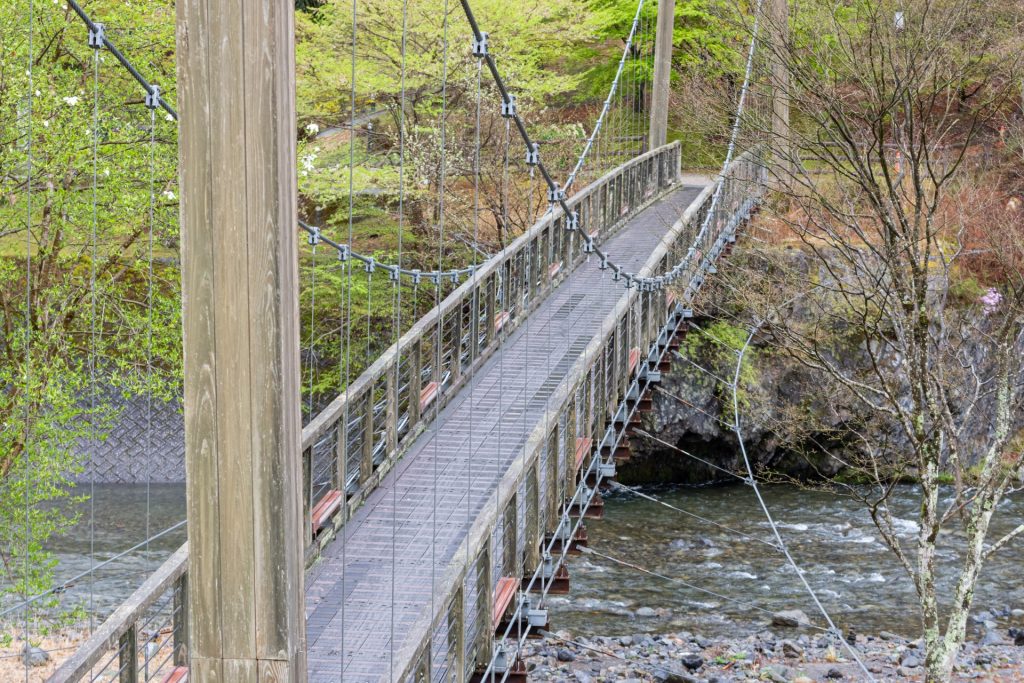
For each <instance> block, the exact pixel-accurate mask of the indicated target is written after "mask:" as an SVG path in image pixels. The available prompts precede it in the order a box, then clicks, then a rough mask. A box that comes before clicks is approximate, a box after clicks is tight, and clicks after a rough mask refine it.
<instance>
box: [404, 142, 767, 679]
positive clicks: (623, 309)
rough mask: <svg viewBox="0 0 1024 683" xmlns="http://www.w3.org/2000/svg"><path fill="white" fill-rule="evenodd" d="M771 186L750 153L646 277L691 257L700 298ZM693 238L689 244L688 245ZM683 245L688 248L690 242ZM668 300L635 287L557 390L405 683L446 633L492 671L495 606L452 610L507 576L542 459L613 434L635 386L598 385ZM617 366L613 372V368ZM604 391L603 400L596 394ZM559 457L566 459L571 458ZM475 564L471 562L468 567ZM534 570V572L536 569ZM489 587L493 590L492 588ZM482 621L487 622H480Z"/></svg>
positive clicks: (560, 476) (442, 589)
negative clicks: (506, 535)
mask: <svg viewBox="0 0 1024 683" xmlns="http://www.w3.org/2000/svg"><path fill="white" fill-rule="evenodd" d="M722 182H725V183H726V184H727V187H726V188H725V192H723V196H722V197H721V198H720V203H719V209H718V210H716V216H715V217H714V220H713V222H712V226H713V228H714V229H712V230H707V231H705V232H704V233H700V232H699V228H700V224H701V222H702V218H703V215H704V214H705V213H706V211H707V210H708V208H709V204H710V203H711V197H712V194H713V192H714V190H715V188H716V186H717V185H718V184H719V183H722ZM763 183H764V176H763V166H762V165H761V163H760V158H759V150H752V151H749V152H747V153H746V154H744V155H742V156H740V157H739V158H737V159H736V160H734V161H733V162H732V163H731V164H730V165H729V167H728V168H727V169H726V170H725V171H724V172H723V173H722V174H721V175H720V176H719V177H718V179H717V180H716V181H715V182H714V183H712V184H711V185H709V186H708V187H707V188H705V189H704V191H703V192H702V193H701V194H700V195H699V196H698V197H697V199H695V200H694V201H693V202H692V203H691V205H690V206H689V207H688V208H687V210H686V211H685V212H684V213H683V215H682V216H681V217H680V218H679V220H677V221H676V222H675V223H674V224H673V225H672V227H671V228H670V229H669V231H668V233H666V235H665V236H664V237H663V238H662V240H661V241H660V242H659V244H658V246H657V247H656V249H655V250H654V251H653V252H652V253H651V256H650V257H649V258H648V260H647V261H646V262H645V264H644V266H643V268H642V269H641V271H640V274H641V275H652V274H655V273H657V272H659V271H665V270H667V269H669V268H671V267H672V266H673V265H675V263H678V262H680V260H681V259H684V258H686V259H688V263H687V269H686V272H687V274H688V276H689V280H690V282H689V284H688V285H687V292H688V294H689V295H692V293H693V292H692V291H690V285H692V284H694V283H697V284H698V286H699V281H700V280H701V279H702V278H703V276H704V271H705V270H706V269H707V267H708V265H710V264H711V263H712V262H713V258H714V256H717V254H715V253H713V251H714V250H716V249H718V250H720V249H721V248H722V242H723V239H724V236H725V235H727V233H728V232H729V231H730V230H734V229H735V226H736V225H737V223H738V222H739V220H741V219H742V218H744V217H746V216H747V215H749V209H750V208H751V207H752V205H753V202H754V201H756V199H757V198H758V196H759V195H760V194H761V192H762V191H763ZM743 190H745V191H743ZM719 211H720V213H719ZM688 229H689V230H690V234H689V235H687V234H686V231H687V230H688ZM687 237H689V240H687V239H686V238H687ZM683 240H686V242H685V243H684V244H680V242H681V241H683ZM709 259H711V260H709ZM684 282H685V281H684ZM667 294H668V291H667V290H659V291H655V292H641V291H638V290H636V289H631V290H626V291H625V292H624V293H623V295H622V297H621V299H620V300H619V302H618V303H617V304H616V306H615V308H614V309H613V310H612V312H610V313H609V314H608V316H607V317H606V318H605V320H604V322H603V323H602V326H601V329H600V331H599V332H597V333H596V334H595V335H594V337H593V339H592V340H591V342H590V343H589V344H588V345H587V348H586V349H585V350H584V351H583V353H582V354H581V355H580V356H579V358H578V359H577V360H576V362H575V363H574V364H573V366H572V367H571V369H570V371H569V373H568V374H567V375H566V377H565V378H564V379H563V380H562V382H561V383H560V384H559V386H558V388H556V389H555V391H554V392H553V394H552V395H551V397H550V399H549V401H548V405H549V406H552V407H551V408H549V409H548V410H547V412H546V413H545V415H544V417H543V418H542V419H541V420H540V421H539V422H538V424H537V426H536V428H535V429H534V430H533V431H532V432H531V433H530V435H529V437H528V438H527V439H526V441H525V443H524V444H523V446H522V450H521V451H520V455H519V456H517V458H516V459H515V460H514V461H513V463H512V465H511V466H510V467H509V469H508V470H507V471H506V472H505V474H504V475H503V477H502V479H501V480H500V482H499V484H498V486H497V488H496V489H495V491H494V492H493V493H492V495H491V497H490V498H489V499H488V501H487V503H486V504H484V505H483V507H482V508H481V511H480V513H479V514H478V515H477V517H476V519H475V520H474V522H473V525H472V527H471V528H470V532H469V533H468V534H467V536H466V538H465V539H464V540H463V542H462V544H461V545H460V546H459V548H458V550H457V551H456V552H455V554H454V557H453V559H452V561H451V563H450V564H449V566H448V567H447V568H446V570H445V571H444V574H443V575H442V576H441V577H440V579H439V581H438V586H439V590H437V591H436V592H433V593H432V595H433V598H434V604H433V605H432V606H431V610H430V611H429V612H427V611H426V610H424V614H423V616H421V618H420V619H419V620H418V621H417V622H416V624H415V625H414V626H413V627H412V632H411V634H410V636H409V637H408V638H407V639H406V641H405V646H404V647H403V649H402V650H400V651H399V652H397V653H396V654H395V662H396V666H397V667H399V668H398V670H400V671H402V673H401V675H400V676H399V677H398V679H397V680H399V681H403V682H405V681H413V680H419V678H417V673H418V672H419V673H422V672H423V671H426V670H428V669H430V668H432V667H433V666H434V665H435V663H431V662H430V652H429V651H428V650H425V649H424V643H430V642H431V641H432V634H433V635H434V636H436V632H437V631H438V630H442V629H448V630H449V631H450V630H451V629H452V628H455V629H457V630H461V633H462V634H463V637H465V635H464V634H469V633H482V634H483V635H482V636H479V637H480V643H479V645H478V646H476V649H474V650H473V651H474V652H475V654H476V662H473V661H471V658H470V656H469V653H468V651H467V652H465V653H463V657H464V658H465V659H464V661H463V665H464V666H466V667H467V669H466V671H465V673H466V675H467V680H468V674H469V673H470V672H471V671H472V669H473V668H474V667H475V666H476V664H480V665H485V664H486V663H487V661H488V660H489V658H490V651H489V649H490V647H492V643H491V638H492V636H493V633H492V632H490V631H489V630H488V628H487V624H488V623H490V621H489V620H490V617H491V616H492V615H490V614H489V613H488V609H489V606H488V605H486V604H485V605H483V606H482V609H479V610H478V611H470V612H468V613H465V612H464V611H459V612H458V613H457V614H458V617H457V618H458V620H459V621H460V622H461V623H458V624H452V623H450V620H451V614H452V609H451V607H450V606H451V605H453V604H455V603H457V602H458V601H460V600H470V599H472V598H470V597H467V596H466V593H467V591H468V590H469V586H470V584H471V581H475V579H472V578H471V574H474V573H475V572H474V571H470V570H471V569H472V568H476V567H478V565H479V566H483V567H485V568H486V570H487V574H486V575H487V576H493V575H494V574H503V573H504V571H502V572H497V571H495V570H494V568H493V567H492V566H491V565H492V564H493V563H494V561H495V559H496V558H495V555H496V553H495V548H496V547H497V545H498V544H497V543H496V542H495V536H497V535H498V534H499V531H496V530H498V529H500V528H501V527H502V526H503V525H502V524H499V523H498V521H499V520H502V519H505V518H506V515H508V514H512V515H516V514H518V509H519V507H518V501H517V496H520V495H523V493H524V492H526V494H527V496H529V490H530V482H531V481H533V482H540V481H542V480H543V479H542V478H543V473H542V472H541V470H542V469H544V468H543V467H542V466H541V460H542V458H544V457H547V458H551V457H554V458H555V460H556V462H558V461H559V460H560V459H562V458H564V457H565V451H566V450H567V449H568V448H569V447H570V445H569V444H571V443H575V439H576V438H579V437H580V433H581V432H582V433H583V437H584V438H586V437H588V436H589V437H590V438H592V439H593V443H597V442H598V441H599V440H600V436H601V434H602V433H603V431H604V423H605V421H606V420H608V419H610V417H611V416H610V415H608V414H606V411H607V408H608V406H609V405H611V406H614V405H615V404H616V403H617V400H616V397H617V395H621V394H622V392H623V391H624V389H625V386H626V385H625V383H623V382H621V381H620V379H628V377H623V378H620V377H616V382H615V387H614V389H613V390H612V391H611V395H610V396H608V395H605V396H603V397H601V396H599V394H607V391H606V389H607V385H605V386H603V387H601V386H598V382H597V380H596V379H595V378H596V377H597V376H598V375H599V374H603V375H605V376H607V373H608V372H612V371H615V372H618V373H620V374H621V373H625V375H627V376H628V374H629V371H628V370H626V368H628V361H626V360H625V357H624V355H623V353H622V350H623V349H625V350H627V354H626V356H628V349H630V348H632V345H633V344H634V343H635V344H636V345H637V346H641V347H643V346H644V345H650V344H651V343H653V341H654V335H655V334H656V330H657V329H658V328H660V325H661V323H662V322H663V320H664V319H665V318H666V317H667V315H668V311H669V308H670V304H669V301H668V300H667V298H666V297H667ZM644 357H646V356H644ZM609 359H611V360H609ZM609 363H610V365H611V367H609ZM599 366H600V368H602V369H603V370H602V373H598V369H599ZM595 392H597V393H596V394H595ZM581 396H583V397H587V396H589V397H590V399H589V400H590V401H593V405H592V414H591V422H590V423H589V424H588V425H586V426H584V427H581V426H580V425H578V424H576V419H577V417H578V414H577V413H576V412H575V411H576V410H577V407H576V402H577V401H579V400H580V397H581ZM602 409H603V410H604V411H605V412H604V413H602ZM570 414H571V415H572V417H570ZM570 425H571V427H570ZM568 432H572V433H568ZM588 432H589V433H588ZM552 443H554V444H557V446H556V452H555V453H554V454H553V455H552V454H549V453H548V452H547V449H549V447H550V445H551V444H552ZM559 452H561V456H560V455H559ZM595 457H597V456H595ZM546 466H547V465H545V466H544V467H546ZM566 482H567V479H566V473H565V471H561V470H560V471H558V472H557V475H556V476H555V483H554V484H553V486H554V487H555V488H554V489H553V492H552V494H549V495H553V494H554V493H555V492H558V491H561V493H562V495H561V499H562V500H563V501H565V500H569V499H571V498H572V497H573V495H572V494H573V491H571V490H567V489H568V485H567V483H566ZM548 483H550V482H548ZM534 486H540V484H539V483H535V484H534ZM557 497H558V496H556V498H557ZM538 508H539V510H538V512H537V514H536V516H535V517H534V518H533V521H532V522H530V523H525V524H524V525H523V528H521V529H517V533H523V534H525V535H526V539H524V542H523V547H524V548H526V549H527V551H526V552H527V553H528V554H530V555H531V556H532V557H531V558H530V560H527V561H525V562H524V564H525V565H527V566H525V567H523V568H522V569H523V571H522V573H523V574H524V575H525V576H526V577H529V576H530V575H531V574H532V573H533V571H534V570H535V569H536V568H537V567H538V566H539V563H540V561H541V560H540V553H539V549H538V548H537V547H536V546H537V541H539V540H540V538H542V537H543V534H544V533H545V530H546V531H547V532H548V533H550V532H552V531H553V528H554V524H555V523H557V521H558V520H557V519H554V520H553V519H552V518H551V515H550V513H551V511H552V510H555V509H557V505H556V506H555V507H552V506H551V504H550V500H549V503H548V505H546V506H544V505H539V504H538ZM513 528H516V527H515V526H514V527H513ZM499 538H500V537H499ZM517 540H518V539H517ZM467 558H469V559H468V561H467ZM501 561H502V562H505V563H506V564H507V560H505V559H504V558H502V560H501ZM481 563H482V564H481ZM531 564H532V566H530V565H531ZM507 569H508V567H505V570H507ZM513 573H516V572H513ZM489 588H490V587H489V586H488V590H489ZM446 620H447V621H446ZM475 622H480V624H477V623H475ZM481 624H482V625H481ZM509 656H510V657H512V658H514V653H510V654H509ZM502 679H503V676H502V675H500V674H499V675H497V676H496V677H495V680H502Z"/></svg>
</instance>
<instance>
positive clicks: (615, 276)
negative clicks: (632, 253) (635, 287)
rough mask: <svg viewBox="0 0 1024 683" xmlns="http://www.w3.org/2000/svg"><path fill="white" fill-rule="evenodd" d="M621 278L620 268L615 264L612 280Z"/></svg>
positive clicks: (615, 280)
mask: <svg viewBox="0 0 1024 683" xmlns="http://www.w3.org/2000/svg"><path fill="white" fill-rule="evenodd" d="M621 279H622V268H620V267H619V266H615V272H614V273H613V274H612V282H618V281H619V280H621Z"/></svg>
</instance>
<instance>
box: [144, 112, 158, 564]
mask: <svg viewBox="0 0 1024 683" xmlns="http://www.w3.org/2000/svg"><path fill="white" fill-rule="evenodd" d="M155 225H156V107H155V106H152V107H150V108H149V230H148V235H147V240H146V318H147V319H146V383H145V387H146V556H147V559H148V557H149V536H150V523H151V521H152V509H151V503H152V501H151V498H150V493H151V492H150V483H151V480H152V478H153V285H154V283H153V276H154V272H153V233H154V230H155Z"/></svg>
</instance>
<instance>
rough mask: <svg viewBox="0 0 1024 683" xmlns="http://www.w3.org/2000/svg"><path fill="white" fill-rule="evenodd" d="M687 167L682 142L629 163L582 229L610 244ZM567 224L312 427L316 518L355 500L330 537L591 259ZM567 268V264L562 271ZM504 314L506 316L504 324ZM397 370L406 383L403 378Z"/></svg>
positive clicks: (452, 306)
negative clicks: (331, 497) (335, 497)
mask: <svg viewBox="0 0 1024 683" xmlns="http://www.w3.org/2000/svg"><path fill="white" fill-rule="evenodd" d="M679 164H680V145H679V143H678V142H673V143H671V144H668V145H665V146H663V147H661V148H658V149H655V150H651V151H649V152H646V153H644V154H642V155H639V156H637V157H635V158H633V159H630V160H629V161H627V162H625V163H623V164H621V165H620V166H618V167H616V168H615V169H614V170H612V171H611V172H609V173H607V174H605V175H604V176H602V177H601V178H599V179H597V180H595V181H593V182H591V183H590V184H589V185H587V186H586V187H584V188H583V189H581V190H580V191H579V192H578V193H576V194H575V195H573V196H572V197H571V198H570V199H569V200H568V201H567V203H568V205H569V206H570V207H571V208H572V209H573V210H574V211H576V212H578V213H579V224H580V226H582V227H581V229H582V230H588V231H593V230H595V229H596V231H597V233H598V234H597V239H598V240H602V239H605V238H607V237H608V236H609V235H610V234H611V233H612V232H614V231H615V230H616V229H617V228H618V227H620V226H621V225H622V224H624V223H625V222H626V220H628V219H629V218H630V217H631V216H632V215H635V214H636V213H637V212H638V211H639V210H641V209H642V208H643V207H644V206H646V205H647V204H649V203H650V201H653V200H654V199H656V198H657V196H659V195H660V193H661V192H662V191H664V190H665V189H667V188H668V187H669V186H671V185H672V184H674V183H675V182H676V180H677V178H678V176H679ZM638 187H639V188H641V189H639V190H638V189H637V188H638ZM564 222H565V216H564V214H563V211H562V209H561V208H558V207H556V208H555V210H554V211H549V212H547V213H546V214H545V215H544V216H543V217H542V218H541V219H540V220H538V221H537V223H535V224H534V225H533V226H532V227H531V228H530V229H529V230H527V231H526V232H525V233H523V234H522V235H520V236H519V237H518V238H516V239H515V240H514V241H512V242H511V243H510V244H509V245H507V246H506V247H505V248H504V249H502V251H501V252H499V253H498V254H495V255H494V256H493V257H492V258H490V259H488V260H487V261H486V262H484V263H482V264H481V265H480V267H479V268H478V269H477V271H476V273H475V275H473V276H472V277H470V278H469V279H468V280H467V281H466V282H464V283H462V284H461V285H460V286H459V287H458V288H457V289H455V290H454V291H453V292H451V293H450V294H449V295H448V296H447V297H445V298H444V300H443V301H441V303H440V305H438V306H434V307H433V308H432V309H431V310H430V311H428V312H427V313H426V314H425V315H424V316H423V317H421V318H420V319H419V320H417V321H416V322H415V323H414V324H413V325H412V327H411V328H410V329H409V330H408V331H407V332H405V333H404V334H403V335H402V337H401V338H400V340H399V341H398V342H397V343H395V344H392V345H391V346H390V347H389V348H388V349H387V350H386V351H384V353H382V354H381V355H380V357H378V358H377V359H376V360H375V361H374V362H373V364H371V365H370V367H368V368H367V369H366V370H365V371H363V372H362V373H361V374H360V376H359V377H357V378H356V379H355V380H354V381H353V382H352V383H351V384H350V385H349V386H348V388H347V389H346V390H345V391H343V392H341V393H340V394H339V395H338V396H337V397H335V398H334V400H332V401H331V402H330V403H329V404H328V405H327V406H326V407H325V408H324V409H323V410H322V411H321V412H320V413H319V414H318V415H316V416H315V417H314V418H313V419H312V420H311V421H310V422H309V423H308V424H307V425H306V426H305V428H304V429H303V430H302V450H303V459H304V467H305V471H306V477H307V482H306V483H307V504H306V510H307V512H310V511H311V510H312V509H313V508H314V507H315V506H316V505H317V502H318V501H319V500H320V499H322V498H323V497H324V496H325V495H327V494H328V492H329V491H332V490H333V491H342V492H343V496H342V498H343V500H344V501H345V502H344V503H343V504H342V505H341V506H340V507H341V508H342V509H341V510H339V514H338V515H337V516H336V517H335V519H334V525H329V526H333V527H334V528H333V529H329V530H330V531H334V530H336V529H337V528H338V527H340V525H341V524H342V523H343V522H344V518H345V517H347V515H348V514H350V513H351V511H353V510H354V509H355V508H356V507H357V506H358V505H359V504H360V503H361V501H362V500H363V499H365V496H366V495H368V494H369V493H370V492H371V491H372V490H373V489H374V488H375V487H376V486H377V484H378V483H379V481H380V479H381V477H383V475H384V474H386V473H387V471H388V470H389V469H390V468H391V466H393V465H394V463H395V462H396V461H397V459H398V457H399V456H400V454H401V453H402V452H403V451H404V448H405V447H407V446H408V444H410V443H412V441H413V440H414V439H415V438H416V436H417V435H418V434H419V433H420V431H421V430H422V429H423V428H424V426H425V425H426V424H427V423H428V422H429V421H430V418H432V416H433V415H435V414H436V413H437V412H438V411H440V410H441V408H443V406H444V404H445V403H446V402H447V400H448V397H449V396H451V395H454V393H455V390H456V389H457V388H458V387H459V386H460V385H461V384H462V383H464V382H465V381H467V380H468V378H470V377H471V376H472V375H473V372H474V371H475V370H476V369H477V368H478V367H480V364H481V363H482V362H483V361H484V360H486V359H487V358H488V357H489V355H490V354H491V353H492V352H493V351H494V350H495V349H496V347H497V346H498V344H496V343H494V342H495V341H496V340H498V339H499V338H500V337H501V336H504V335H507V334H508V333H509V332H511V331H512V330H514V329H515V328H516V327H517V326H518V325H519V323H520V322H521V320H522V319H523V318H524V317H525V315H524V314H525V313H528V312H529V310H530V309H532V308H533V307H535V306H536V305H538V304H539V302H540V301H542V300H543V299H544V298H545V297H546V296H547V295H548V294H549V293H550V291H551V290H552V287H553V285H554V284H556V283H557V282H558V281H560V280H561V279H562V278H564V277H566V275H567V273H568V272H570V271H571V270H573V268H575V267H576V266H577V265H578V264H579V263H581V262H583V261H584V260H585V256H584V254H582V252H581V249H580V244H581V239H580V232H575V233H572V232H569V231H567V230H565V229H564ZM559 263H561V264H563V266H562V267H561V268H556V267H555V266H556V264H559ZM499 302H500V306H499ZM505 314H507V316H506V315H505ZM496 316H502V317H501V318H500V325H499V324H497V322H496ZM439 321H440V323H441V324H440V328H441V334H440V345H441V347H442V349H444V351H443V352H442V354H441V360H442V363H441V365H442V367H441V368H435V367H433V366H434V365H437V363H436V358H435V359H434V361H433V362H430V361H428V360H427V359H428V358H434V357H435V356H436V348H437V345H438V343H439V340H438V328H439V324H438V323H439ZM496 328H497V329H496ZM396 364H398V365H399V374H400V375H401V377H402V378H400V379H398V380H396V372H395V366H396ZM445 366H448V369H446V367H445ZM430 385H434V386H433V392H434V393H433V396H430V397H428V398H429V400H427V402H426V403H425V404H423V403H424V400H426V399H423V400H419V399H420V396H421V390H423V389H424V388H426V387H430ZM421 404H423V405H421ZM382 406H383V409H382ZM346 414H347V416H348V419H347V420H345V419H344V418H345V416H346ZM342 422H345V424H344V425H342ZM343 432H344V435H342V433H343ZM332 459H333V462H332ZM357 467H358V470H357V469H356V468H357ZM325 473H329V474H330V481H329V482H326V481H325V480H326V479H327V477H326V476H324V475H325ZM316 480H319V481H316ZM309 526H310V532H309V534H308V535H307V543H308V544H309V545H310V546H311V547H314V548H315V546H313V544H312V541H313V538H312V536H313V535H314V533H315V532H314V531H313V528H314V526H313V524H312V523H311V524H310V525H309ZM330 535H331V534H329V533H328V534H324V536H325V538H329V537H330Z"/></svg>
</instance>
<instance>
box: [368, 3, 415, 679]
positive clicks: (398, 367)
mask: <svg viewBox="0 0 1024 683" xmlns="http://www.w3.org/2000/svg"><path fill="white" fill-rule="evenodd" d="M408 14H409V2H408V0H403V2H402V37H401V75H400V80H401V85H400V88H401V95H400V97H399V101H398V110H399V111H398V269H399V271H401V269H402V237H403V232H404V231H405V70H406V40H407V38H408ZM353 40H354V36H353ZM353 111H354V109H353ZM414 296H415V295H414ZM394 304H395V311H394V316H395V317H394V327H395V400H396V401H397V400H398V396H399V394H400V393H401V386H402V379H401V378H402V374H401V373H402V348H401V339H402V278H401V276H400V275H398V276H396V277H395V301H394ZM414 305H415V303H414ZM414 343H419V342H414ZM419 371H420V368H418V367H414V366H413V365H412V364H410V365H409V372H410V375H409V387H410V388H411V387H413V386H416V384H415V383H414V382H413V381H412V374H411V373H413V372H419ZM419 400H420V397H419V396H414V395H413V394H412V392H411V391H410V393H409V406H410V410H411V408H412V402H413V401H419ZM395 412H396V415H395V421H396V426H395V429H396V431H397V429H398V427H397V421H398V420H400V419H401V415H399V414H397V413H398V411H397V409H396V410H395ZM396 457H397V455H396ZM399 479H400V477H399V475H398V470H397V469H396V470H395V480H394V482H393V484H392V486H391V624H390V628H391V652H390V657H391V658H390V667H391V680H394V667H395V581H396V569H397V567H398V548H397V538H398V482H399Z"/></svg>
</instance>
